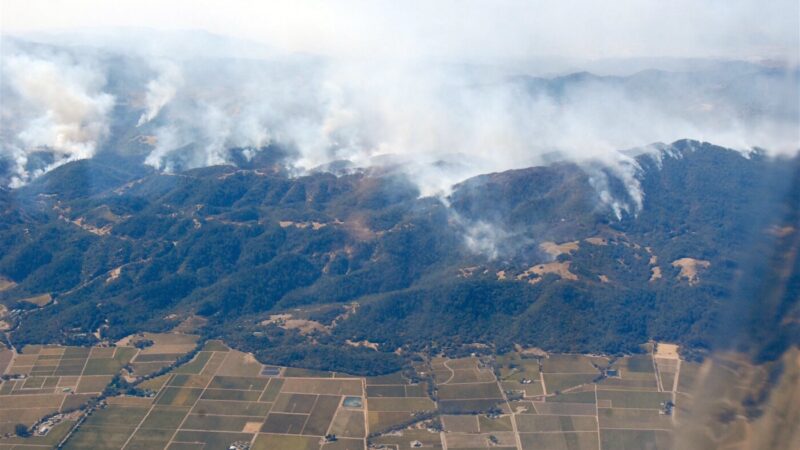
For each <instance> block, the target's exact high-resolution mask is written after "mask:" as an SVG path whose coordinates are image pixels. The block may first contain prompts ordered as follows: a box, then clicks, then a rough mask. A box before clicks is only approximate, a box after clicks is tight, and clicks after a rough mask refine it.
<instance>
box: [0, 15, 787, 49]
mask: <svg viewBox="0 0 800 450" xmlns="http://www.w3.org/2000/svg"><path fill="white" fill-rule="evenodd" d="M0 4H2V8H1V10H0V15H1V16H2V19H1V22H0V23H1V24H2V30H3V31H4V32H6V33H19V32H26V31H53V30H65V29H75V28H86V27H116V26H135V27H153V28H158V29H168V30H174V29H203V30H207V31H210V32H214V33H219V34H223V35H229V36H234V37H238V38H244V39H250V40H254V41H258V42H261V43H265V44H268V45H270V46H272V47H274V48H276V49H280V50H287V51H304V52H312V53H321V54H326V55H333V56H353V57H365V56H366V57H373V56H377V57H381V56H389V57H392V58H398V57H400V58H402V57H410V58H416V57H423V58H446V59H452V60H467V61H474V62H492V61H498V60H524V59H526V58H531V57H565V58H578V59H599V58H626V57H719V58H736V59H748V60H761V59H784V60H790V61H792V62H796V61H797V60H798V52H799V51H800V44H798V41H800V24H799V23H800V2H798V1H797V0H769V1H763V0H702V1H701V0H668V1H664V0H613V1H593V0H592V1H590V0H560V1H539V0H530V1H513V0H494V1H474V0H450V1H447V0H441V1H433V0H422V1H409V0H404V1H392V0H367V1H360V0H343V1H310V0H302V1H301V0H292V1H246V0H224V1H213V0H168V1H165V0H70V1H65V0H0Z"/></svg>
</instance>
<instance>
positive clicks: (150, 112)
mask: <svg viewBox="0 0 800 450" xmlns="http://www.w3.org/2000/svg"><path fill="white" fill-rule="evenodd" d="M154 66H155V68H156V70H158V71H159V75H158V77H157V78H155V79H154V80H150V81H149V82H148V83H147V93H146V94H145V106H146V107H147V109H146V110H145V112H143V113H142V115H141V116H140V117H139V122H137V124H136V126H137V127H140V126H142V125H144V124H146V123H147V122H150V121H151V120H153V119H155V118H156V116H158V113H159V112H160V111H161V108H163V107H164V106H165V105H166V104H167V103H169V102H170V100H172V99H173V98H174V97H175V94H176V93H177V92H178V89H179V88H180V86H181V85H182V84H183V76H182V74H181V70H180V67H179V66H178V65H177V64H175V63H173V62H171V61H169V60H159V61H157V62H156V63H155V64H154Z"/></svg>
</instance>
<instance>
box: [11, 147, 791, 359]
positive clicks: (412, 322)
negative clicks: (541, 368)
mask: <svg viewBox="0 0 800 450" xmlns="http://www.w3.org/2000/svg"><path fill="white" fill-rule="evenodd" d="M274 154H275V153H273V152H262V153H261V154H260V155H261V156H259V157H257V158H253V159H250V160H247V159H242V160H241V161H239V162H240V164H239V165H219V166H211V167H205V168H199V169H193V170H186V171H179V172H176V173H172V174H167V173H161V172H157V171H154V170H153V169H152V168H150V167H148V166H144V165H142V164H141V163H138V162H136V161H134V160H130V159H124V157H123V156H119V155H106V156H103V155H102V154H101V155H98V156H97V157H95V158H93V159H87V160H80V161H74V162H71V163H67V164H65V165H62V166H60V167H58V168H56V169H54V170H52V171H50V172H48V173H46V174H44V175H43V176H41V177H39V178H37V179H36V180H34V181H33V182H31V183H29V184H27V185H26V186H24V187H21V188H18V189H13V190H11V189H5V188H4V189H0V248H2V249H3V252H2V255H0V276H2V278H3V280H4V282H2V283H0V289H1V290H0V302H2V303H3V304H5V305H6V306H7V307H8V309H9V311H10V312H9V313H8V314H7V317H5V318H4V320H5V321H6V322H7V323H8V326H9V327H11V328H12V331H11V332H10V333H9V336H10V340H11V342H12V343H13V344H14V345H15V346H21V345H24V344H26V343H45V342H61V343H68V344H82V343H90V342H96V341H98V340H105V339H118V338H121V337H123V336H126V335H129V334H131V333H132V332H136V331H141V330H149V331H164V330H169V329H173V328H174V327H176V326H181V327H191V328H196V329H198V330H199V331H198V332H199V333H201V334H205V335H207V336H214V337H222V338H224V339H225V340H226V341H227V342H229V343H230V344H231V345H232V346H234V347H238V348H240V349H242V350H246V351H253V352H254V353H255V354H256V355H257V356H258V357H259V358H260V359H262V360H263V361H265V362H272V363H278V364H292V363H293V362H295V363H296V362H297V361H300V360H302V361H303V364H304V365H306V366H309V367H315V368H325V369H332V370H341V371H344V372H348V373H378V372H387V371H390V370H395V369H397V368H399V367H400V366H401V365H402V364H403V359H404V355H410V354H412V353H413V352H414V351H419V350H425V351H429V352H433V353H438V352H445V353H448V354H465V353H472V352H482V351H504V350H507V349H509V348H512V347H513V346H514V345H522V346H526V347H527V346H535V347H540V348H543V349H545V350H548V351H558V352H602V353H620V352H636V351H639V346H640V344H642V343H645V342H646V341H648V340H650V339H657V340H660V341H671V342H677V343H681V344H683V345H684V346H685V348H686V352H687V355H689V356H691V354H692V353H693V352H697V351H701V352H702V350H703V349H708V348H711V347H713V346H716V345H721V344H724V345H729V346H730V345H742V346H744V347H746V346H747V345H750V344H752V342H751V341H749V340H748V338H746V337H745V338H741V336H743V335H744V336H748V332H747V330H749V329H751V328H753V327H751V326H750V323H749V321H750V320H759V321H760V323H759V325H760V326H759V327H757V329H758V330H760V331H758V333H762V334H761V335H759V338H758V340H759V342H758V345H757V347H759V349H760V350H759V351H764V352H766V354H768V353H769V351H770V350H769V348H773V349H779V348H782V346H784V345H786V344H787V342H790V341H791V340H792V339H794V340H795V341H796V337H797V336H798V335H800V334H798V333H796V332H795V331H796V330H797V327H798V323H800V320H798V319H799V318H800V311H799V309H798V304H797V299H798V298H800V295H798V293H799V292H800V287H798V277H797V273H798V267H797V262H796V261H797V260H796V259H795V260H794V261H795V262H794V264H795V265H794V266H793V267H792V268H790V269H788V270H789V272H788V274H789V275H788V277H789V278H788V279H789V280H790V282H789V283H788V284H786V283H783V285H786V286H788V288H787V289H788V290H785V291H782V292H781V293H779V294H778V296H777V297H775V298H773V300H770V301H772V303H770V304H763V305H762V306H763V308H765V310H766V309H769V311H770V312H768V313H765V314H764V315H755V316H754V315H753V314H752V311H753V310H754V309H758V308H760V307H761V306H760V305H761V304H760V303H759V302H761V301H765V302H766V301H767V300H769V299H766V298H759V293H764V295H766V293H767V291H768V290H765V288H764V286H763V283H764V282H765V280H766V278H765V277H764V274H763V270H764V268H763V267H764V263H765V261H774V262H775V264H779V265H780V264H782V263H781V261H783V260H782V259H781V258H783V256H785V255H784V253H782V252H783V251H786V252H789V251H790V250H792V249H795V250H796V246H797V245H798V242H797V241H798V237H797V236H798V223H797V208H796V206H797V203H795V201H796V200H797V199H798V198H800V193H799V192H800V191H799V190H798V189H800V188H798V185H800V182H799V181H798V174H800V159H798V157H795V158H793V159H789V158H773V157H768V156H766V155H765V154H763V153H761V152H758V151H754V152H751V153H749V154H743V153H741V152H738V151H733V150H729V149H725V148H721V147H717V146H714V145H712V144H709V143H701V142H697V141H689V140H683V141H677V142H674V143H672V144H669V145H660V146H654V147H652V148H650V149H649V150H648V151H645V152H643V153H640V154H639V155H638V156H636V157H635V160H634V161H635V168H636V170H635V173H634V176H633V178H625V177H622V176H620V175H619V174H618V173H617V172H615V171H614V170H612V168H610V167H608V166H604V165H600V164H594V165H579V164H574V163H567V162H559V163H553V164H551V165H547V166H541V167H532V168H527V169H520V170H512V171H507V172H500V173H493V174H486V175H481V176H478V177H474V178H470V179H468V180H466V181H464V182H462V183H460V184H458V185H456V186H455V187H454V188H453V191H452V193H451V194H450V195H449V196H447V197H446V198H437V197H423V196H420V193H419V191H418V188H417V187H416V185H415V184H413V183H411V182H410V181H409V179H408V178H407V175H405V172H402V171H400V172H398V171H396V170H393V169H392V168H391V167H385V168H373V169H361V170H346V171H343V172H341V173H339V174H338V175H334V174H332V173H330V172H312V173H307V174H305V175H302V176H295V175H292V174H291V173H290V172H289V171H288V169H287V168H286V167H285V166H283V165H282V164H281V159H280V158H279V157H272V156H270V155H274ZM632 181H635V183H636V186H635V189H633V188H632V187H631V182H632ZM793 196H794V197H793ZM637 203H640V206H637ZM787 205H788V206H787ZM793 246H795V247H793ZM771 255H772V256H771ZM770 258H772V259H770ZM789 261H791V259H789ZM784 265H785V264H784ZM781 267H782V266H781ZM778 272H780V271H778ZM792 280H793V281H792ZM784 281H786V280H784ZM792 283H793V284H792ZM42 294H49V295H50V296H51V297H52V301H51V302H50V303H49V304H47V305H46V306H37V305H35V304H34V303H39V304H41V303H42V301H41V300H42V298H44V299H45V301H46V297H39V296H41V295H42ZM26 299H27V300H26ZM34 299H36V300H37V301H34ZM764 323H772V324H774V326H770V327H767V328H768V329H769V331H768V332H766V333H767V335H763V333H764V331H763V329H764V328H763V327H762V326H763V325H764ZM743 330H744V331H743ZM753 333H755V332H753ZM753 333H751V334H750V335H752V334H753ZM737 336H738V337H737ZM792 336H794V338H792Z"/></svg>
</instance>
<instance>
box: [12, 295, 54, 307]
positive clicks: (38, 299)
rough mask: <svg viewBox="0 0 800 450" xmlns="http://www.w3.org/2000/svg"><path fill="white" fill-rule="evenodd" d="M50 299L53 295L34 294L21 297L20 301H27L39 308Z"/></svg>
mask: <svg viewBox="0 0 800 450" xmlns="http://www.w3.org/2000/svg"><path fill="white" fill-rule="evenodd" d="M52 300H53V297H51V296H50V294H41V295H35V296H33V297H28V298H23V299H22V300H20V301H21V302H27V303H30V304H32V305H36V306H38V307H40V308H41V307H42V306H44V305H46V304H48V303H50V302H51V301H52Z"/></svg>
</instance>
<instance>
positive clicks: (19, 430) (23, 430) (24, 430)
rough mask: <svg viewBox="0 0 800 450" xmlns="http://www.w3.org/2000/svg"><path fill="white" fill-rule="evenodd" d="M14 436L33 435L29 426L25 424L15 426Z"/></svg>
mask: <svg viewBox="0 0 800 450" xmlns="http://www.w3.org/2000/svg"><path fill="white" fill-rule="evenodd" d="M14 434H16V435H17V436H19V437H28V436H30V435H31V433H30V431H28V426H27V425H25V424H24V423H18V424H16V425H14Z"/></svg>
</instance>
